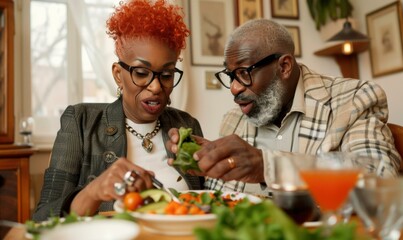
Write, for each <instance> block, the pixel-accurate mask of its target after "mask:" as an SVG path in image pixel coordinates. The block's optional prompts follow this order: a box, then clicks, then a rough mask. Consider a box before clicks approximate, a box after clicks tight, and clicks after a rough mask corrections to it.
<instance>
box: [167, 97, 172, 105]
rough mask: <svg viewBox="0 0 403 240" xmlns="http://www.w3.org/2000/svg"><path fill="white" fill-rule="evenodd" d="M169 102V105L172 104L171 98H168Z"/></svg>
mask: <svg viewBox="0 0 403 240" xmlns="http://www.w3.org/2000/svg"><path fill="white" fill-rule="evenodd" d="M167 104H168V106H169V105H171V98H168V101H167Z"/></svg>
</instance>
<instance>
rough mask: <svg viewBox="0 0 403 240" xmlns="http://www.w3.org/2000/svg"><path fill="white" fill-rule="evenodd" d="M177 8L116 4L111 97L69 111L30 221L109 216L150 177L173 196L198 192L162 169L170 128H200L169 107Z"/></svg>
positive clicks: (177, 46)
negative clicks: (69, 215) (113, 90)
mask: <svg viewBox="0 0 403 240" xmlns="http://www.w3.org/2000/svg"><path fill="white" fill-rule="evenodd" d="M181 13H182V12H181V8H179V7H178V6H175V5H171V4H169V3H168V2H167V1H164V0H154V1H152V0H131V1H130V0H129V1H128V2H120V4H119V6H117V7H116V8H115V11H114V13H113V14H112V15H111V17H110V18H109V20H108V21H107V27H108V31H107V33H108V34H109V36H110V37H112V38H113V39H114V41H115V50H116V55H117V57H118V61H117V62H115V63H113V64H112V74H113V77H114V79H115V82H116V85H117V95H118V99H117V100H116V101H115V102H113V103H105V104H88V103H82V104H77V105H74V106H68V107H67V109H66V110H65V112H64V113H63V115H62V117H61V128H60V130H59V132H58V134H57V137H56V140H55V143H54V147H53V150H52V156H51V160H50V165H49V168H48V169H47V170H46V172H45V178H44V186H43V188H42V193H41V199H40V202H39V204H38V206H37V208H36V211H35V213H34V215H33V219H34V220H35V221H42V220H46V219H47V218H48V217H49V216H50V215H56V216H63V215H64V214H65V213H69V212H75V213H77V214H78V215H94V214H96V213H97V212H99V211H110V210H113V203H114V201H115V200H116V199H122V198H123V196H124V194H125V193H126V192H130V191H141V190H144V189H148V188H152V187H153V183H152V176H155V177H156V178H157V179H158V180H160V181H161V182H162V183H163V184H164V185H165V186H167V187H172V188H175V189H177V190H188V189H202V186H203V182H204V178H202V177H196V176H190V175H188V174H183V173H182V172H181V171H180V170H178V169H176V168H173V167H171V166H169V165H168V164H167V159H168V158H172V157H174V156H173V155H172V153H171V152H169V151H167V150H166V149H165V145H164V142H165V141H166V140H167V139H168V138H169V137H168V134H167V132H168V130H169V129H170V128H173V127H175V128H179V127H186V128H192V129H193V133H194V134H195V135H200V136H202V131H201V128H200V124H199V122H198V121H197V120H196V119H194V118H193V117H192V116H190V115H189V114H188V113H185V112H183V111H180V110H178V109H174V108H171V107H168V105H169V104H170V94H171V93H172V90H173V89H174V87H175V86H177V84H178V83H179V81H180V80H181V78H182V74H183V72H182V71H181V70H179V69H178V68H176V63H177V61H178V60H179V58H180V53H181V50H182V49H184V48H185V42H186V37H188V35H189V30H188V28H187V27H186V25H185V23H184V21H183V16H182V14H181Z"/></svg>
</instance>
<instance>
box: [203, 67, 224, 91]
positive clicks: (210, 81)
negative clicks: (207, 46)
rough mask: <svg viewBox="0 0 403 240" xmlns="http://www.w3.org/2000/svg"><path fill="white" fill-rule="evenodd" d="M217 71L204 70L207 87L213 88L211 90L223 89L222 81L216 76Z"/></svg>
mask: <svg viewBox="0 0 403 240" xmlns="http://www.w3.org/2000/svg"><path fill="white" fill-rule="evenodd" d="M216 72H217V71H205V72H204V74H205V75H204V77H205V81H206V89H211V90H219V89H221V83H220V81H218V79H217V78H216V77H215V75H214V74H215V73H216Z"/></svg>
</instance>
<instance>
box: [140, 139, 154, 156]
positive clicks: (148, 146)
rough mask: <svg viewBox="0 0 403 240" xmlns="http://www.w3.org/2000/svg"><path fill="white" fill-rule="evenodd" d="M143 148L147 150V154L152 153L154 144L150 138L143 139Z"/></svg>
mask: <svg viewBox="0 0 403 240" xmlns="http://www.w3.org/2000/svg"><path fill="white" fill-rule="evenodd" d="M141 146H142V147H143V148H144V150H146V152H148V153H150V152H151V151H152V150H153V146H154V144H153V142H152V141H151V140H150V139H148V138H143V142H142V143H141Z"/></svg>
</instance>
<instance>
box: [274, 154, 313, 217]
mask: <svg viewBox="0 0 403 240" xmlns="http://www.w3.org/2000/svg"><path fill="white" fill-rule="evenodd" d="M303 157H305V155H301V154H286V155H281V156H275V157H274V158H273V181H272V183H271V185H270V188H271V189H272V193H273V202H274V204H276V206H277V207H279V208H281V209H282V210H283V211H284V212H285V213H286V214H287V215H288V216H290V217H291V218H292V219H293V220H294V221H295V222H296V223H297V224H303V223H304V222H309V221H316V220H318V219H319V217H320V210H319V208H318V207H317V205H316V203H315V202H314V200H313V198H312V196H311V194H310V192H309V191H308V189H307V185H306V184H305V182H304V181H303V180H302V179H301V177H300V175H299V171H298V170H297V168H296V167H295V165H294V164H293V162H292V161H293V160H292V159H295V158H303Z"/></svg>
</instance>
